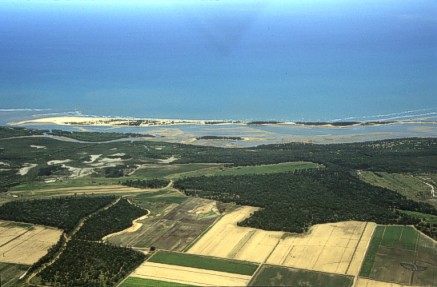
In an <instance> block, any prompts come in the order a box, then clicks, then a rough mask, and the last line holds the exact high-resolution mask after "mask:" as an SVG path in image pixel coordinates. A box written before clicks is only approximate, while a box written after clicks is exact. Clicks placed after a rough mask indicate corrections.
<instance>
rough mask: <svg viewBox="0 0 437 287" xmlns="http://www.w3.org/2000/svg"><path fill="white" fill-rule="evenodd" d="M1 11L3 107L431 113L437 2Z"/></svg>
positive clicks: (126, 112) (99, 5)
mask: <svg viewBox="0 0 437 287" xmlns="http://www.w3.org/2000/svg"><path fill="white" fill-rule="evenodd" d="M308 2H311V3H308ZM0 15H1V17H0V109H19V108H42V109H51V110H50V111H51V112H66V111H80V112H81V113H82V114H87V115H108V116H134V117H147V118H183V119H235V120H281V121H286V120H306V121H318V120H338V119H350V118H354V119H358V120H363V119H366V118H365V117H370V118H375V116H376V115H387V114H395V115H394V116H396V115H397V113H403V112H404V114H401V116H402V115H405V112H407V111H415V113H418V114H428V113H433V112H437V1H435V0H401V1H399V0H390V1H389V0H369V1H350V0H348V1H339V0H336V1H278V0H276V1H275V0H273V1H256V0H254V1H240V0H221V1H200V0H199V1H193V0H187V1H167V0H160V1H153V0H148V1H78V0H72V1H43V0H33V1H18V0H16V1H10V0H2V1H1V2H0ZM407 115H408V113H407ZM386 117H391V116H386ZM376 118H378V117H376ZM381 118H384V117H381Z"/></svg>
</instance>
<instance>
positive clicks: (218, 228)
mask: <svg viewBox="0 0 437 287" xmlns="http://www.w3.org/2000/svg"><path fill="white" fill-rule="evenodd" d="M256 210H257V208H254V207H249V206H243V207H241V208H238V209H237V210H235V211H233V212H231V213H229V214H227V215H225V216H224V217H223V218H222V219H221V220H220V221H219V222H217V223H216V224H215V225H214V226H213V227H212V228H211V229H210V230H209V231H208V233H207V234H205V235H204V236H203V237H202V238H201V239H200V240H199V241H198V242H196V244H194V245H193V246H192V247H191V248H190V250H188V253H192V254H199V255H207V256H216V257H224V258H233V259H239V260H246V261H252V262H259V263H267V264H272V265H281V266H287V267H295V268H301V269H310V270H316V271H323V272H330V273H338V274H347V275H357V274H358V272H359V269H360V267H361V263H362V261H363V259H364V255H365V253H366V250H367V247H368V245H369V241H370V239H371V237H372V234H373V230H374V228H375V226H376V224H374V223H366V222H358V221H347V222H338V223H327V224H318V225H315V226H313V227H312V228H311V229H310V231H309V233H307V234H298V235H293V234H288V233H285V232H272V231H263V230H258V229H254V228H245V227H239V226H237V223H238V222H239V221H242V220H243V219H245V218H247V217H248V216H250V214H251V213H253V212H254V211H256Z"/></svg>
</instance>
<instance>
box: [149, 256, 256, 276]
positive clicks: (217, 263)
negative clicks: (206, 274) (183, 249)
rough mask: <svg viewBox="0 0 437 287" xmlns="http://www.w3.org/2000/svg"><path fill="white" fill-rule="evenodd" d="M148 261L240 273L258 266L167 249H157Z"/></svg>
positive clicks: (249, 272)
mask: <svg viewBox="0 0 437 287" xmlns="http://www.w3.org/2000/svg"><path fill="white" fill-rule="evenodd" d="M148 261H149V262H155V263H162V264H170V265H178V266H185V267H193V268H200V269H207V270H214V271H221V272H228V273H236V274H242V275H252V274H253V273H254V272H255V271H256V269H257V268H258V265H256V264H254V263H249V262H244V261H237V260H228V259H219V258H214V257H206V256H200V255H194V254H186V253H175V252H168V251H159V252H157V253H156V254H155V255H153V256H152V257H151V258H150V259H149V260H148Z"/></svg>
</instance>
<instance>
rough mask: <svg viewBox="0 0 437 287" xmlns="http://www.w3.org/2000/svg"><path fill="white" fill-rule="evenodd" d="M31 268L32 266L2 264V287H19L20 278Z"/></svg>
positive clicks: (0, 266)
mask: <svg viewBox="0 0 437 287" xmlns="http://www.w3.org/2000/svg"><path fill="white" fill-rule="evenodd" d="M29 267H30V266H27V265H20V264H11V263H0V280H1V281H0V286H2V287H14V286H19V284H18V281H19V280H18V278H20V276H21V275H23V274H24V273H25V272H26V270H27V269H29Z"/></svg>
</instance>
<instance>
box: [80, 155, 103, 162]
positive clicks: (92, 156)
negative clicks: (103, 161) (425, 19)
mask: <svg viewBox="0 0 437 287" xmlns="http://www.w3.org/2000/svg"><path fill="white" fill-rule="evenodd" d="M101 156H102V154H90V160H89V161H84V163H93V162H95V161H96V160H97V159H98V158H99V157H101Z"/></svg>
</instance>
